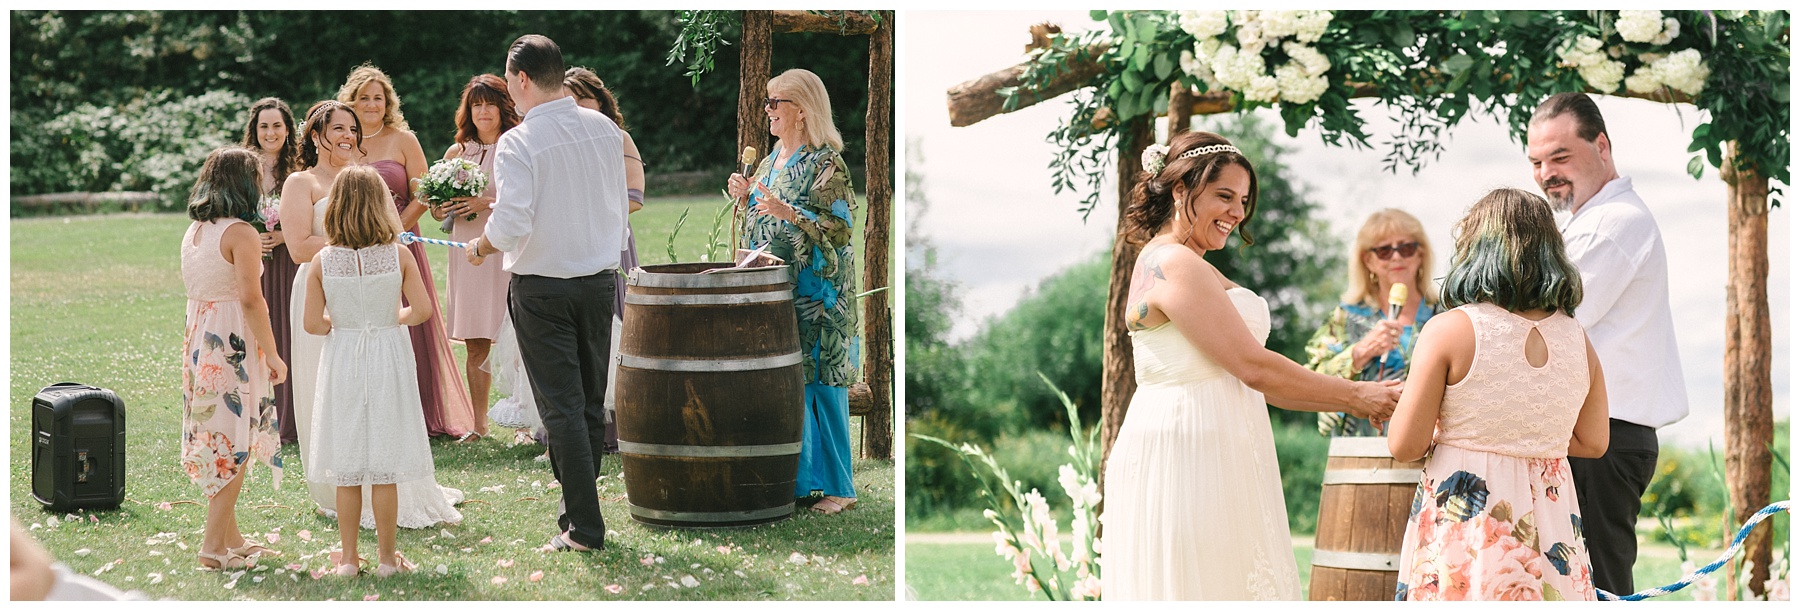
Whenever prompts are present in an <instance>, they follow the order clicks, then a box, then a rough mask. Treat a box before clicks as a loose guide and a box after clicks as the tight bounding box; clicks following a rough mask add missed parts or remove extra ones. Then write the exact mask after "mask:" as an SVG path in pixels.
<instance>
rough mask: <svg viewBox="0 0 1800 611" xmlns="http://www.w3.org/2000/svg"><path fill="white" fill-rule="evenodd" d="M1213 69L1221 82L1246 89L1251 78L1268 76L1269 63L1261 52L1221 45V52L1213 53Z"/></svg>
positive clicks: (1239, 89)
mask: <svg viewBox="0 0 1800 611" xmlns="http://www.w3.org/2000/svg"><path fill="white" fill-rule="evenodd" d="M1212 71H1213V78H1216V79H1219V84H1221V85H1224V86H1225V87H1227V88H1230V89H1234V90H1237V91H1244V90H1246V89H1248V88H1249V87H1250V81H1251V80H1253V79H1255V78H1256V77H1259V76H1267V74H1268V64H1267V62H1265V61H1264V60H1263V56H1262V54H1261V53H1257V52H1254V51H1251V50H1249V49H1238V48H1233V47H1231V46H1229V45H1227V46H1222V47H1219V52H1218V53H1215V54H1214V55H1213V60H1212Z"/></svg>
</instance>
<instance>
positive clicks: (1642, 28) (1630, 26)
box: [1613, 11, 1663, 42]
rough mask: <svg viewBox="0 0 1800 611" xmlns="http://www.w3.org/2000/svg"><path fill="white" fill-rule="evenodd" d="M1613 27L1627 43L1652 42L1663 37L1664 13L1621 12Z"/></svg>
mask: <svg viewBox="0 0 1800 611" xmlns="http://www.w3.org/2000/svg"><path fill="white" fill-rule="evenodd" d="M1613 27H1614V28H1616V29H1618V30H1619V38H1623V39H1625V40H1626V42H1650V41H1652V40H1656V37H1657V36H1660V35H1662V32H1663V16H1662V11H1619V20H1618V21H1616V22H1614V23H1613Z"/></svg>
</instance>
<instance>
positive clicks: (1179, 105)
mask: <svg viewBox="0 0 1800 611" xmlns="http://www.w3.org/2000/svg"><path fill="white" fill-rule="evenodd" d="M1193 122H1194V90H1192V89H1188V86H1187V85H1183V84H1181V83H1175V84H1174V85H1170V86H1169V125H1168V137H1167V138H1164V139H1163V142H1174V141H1175V136H1177V135H1180V134H1182V133H1184V132H1187V131H1188V130H1189V129H1190V125H1191V124H1192V123H1193ZM1119 210H1120V211H1121V212H1123V211H1124V210H1125V209H1124V208H1119ZM1121 216H1122V215H1121Z"/></svg>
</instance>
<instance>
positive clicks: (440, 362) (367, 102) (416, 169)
mask: <svg viewBox="0 0 1800 611" xmlns="http://www.w3.org/2000/svg"><path fill="white" fill-rule="evenodd" d="M337 99H338V101H340V102H343V103H345V104H349V105H350V108H351V109H352V110H355V111H356V118H357V121H358V123H359V126H360V127H361V129H362V135H363V150H364V156H363V159H362V161H363V163H366V164H368V165H370V166H373V167H374V168H375V170H376V171H377V172H380V173H381V179H382V181H383V182H386V183H387V187H388V191H390V192H392V193H393V195H394V205H395V206H397V207H398V208H399V210H400V224H401V226H403V227H405V228H406V230H407V231H410V232H413V233H414V234H415V235H416V234H418V232H419V217H420V216H422V215H424V214H425V204H424V203H415V202H413V198H412V192H413V190H412V181H413V180H414V179H415V178H416V177H419V176H422V175H424V174H425V169H426V167H427V162H426V159H425V149H424V148H423V147H421V146H419V138H418V137H417V136H415V135H413V133H412V131H410V130H409V129H408V128H407V125H406V119H405V118H404V116H402V115H401V114H400V98H399V97H398V96H396V95H394V84H393V82H392V81H391V80H389V79H388V77H387V74H385V73H383V72H382V71H381V69H380V68H376V67H374V66H371V65H368V64H364V65H362V66H359V67H357V68H356V69H355V70H352V71H351V72H350V77H349V78H347V79H345V82H344V86H343V87H342V88H340V89H338V95H337ZM407 250H409V251H411V252H412V254H413V258H414V259H415V260H416V261H417V262H418V264H419V271H420V273H422V274H424V280H425V289H426V292H427V293H429V294H430V295H431V309H432V314H431V318H430V319H429V320H427V321H425V322H424V323H423V324H419V325H416V326H413V327H412V328H411V329H410V331H411V334H412V346H413V355H414V357H415V358H416V359H417V363H416V367H417V368H418V377H419V399H420V402H421V403H423V404H424V406H425V428H426V430H428V431H430V433H431V434H432V435H450V436H453V437H464V436H466V435H468V434H469V433H471V432H473V431H474V430H475V414H474V408H473V407H472V406H471V405H470V404H469V395H468V390H467V389H465V388H463V383H462V376H460V375H457V373H456V358H455V356H454V355H452V354H451V352H450V341H449V336H448V335H446V334H445V330H444V317H443V315H442V313H441V311H440V310H439V307H438V296H437V285H436V284H434V283H433V282H432V278H431V265H430V262H429V261H427V260H426V258H425V247H424V245H422V244H417V243H415V244H412V245H409V246H408V247H407Z"/></svg>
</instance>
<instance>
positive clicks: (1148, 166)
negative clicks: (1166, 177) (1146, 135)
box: [1142, 144, 1243, 175]
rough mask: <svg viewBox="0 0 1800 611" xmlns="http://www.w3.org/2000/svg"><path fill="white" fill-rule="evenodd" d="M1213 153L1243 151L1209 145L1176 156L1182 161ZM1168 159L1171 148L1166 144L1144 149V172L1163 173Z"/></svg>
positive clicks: (1226, 145)
mask: <svg viewBox="0 0 1800 611" xmlns="http://www.w3.org/2000/svg"><path fill="white" fill-rule="evenodd" d="M1213 153H1237V154H1239V155H1242V154H1243V152H1242V151H1239V150H1238V147H1235V146H1232V145H1229V144H1208V145H1206V146H1202V147H1198V148H1193V149H1189V150H1188V152H1186V153H1182V154H1180V155H1176V156H1175V159H1176V160H1177V161H1179V160H1182V159H1191V158H1194V157H1199V156H1201V155H1211V154H1213ZM1168 158H1169V146H1168V145H1166V144H1152V145H1150V146H1147V147H1144V157H1143V159H1142V163H1143V167H1144V171H1145V172H1149V173H1150V174H1152V175H1154V174H1159V173H1161V172H1162V169H1163V167H1164V166H1166V165H1167V164H1168Z"/></svg>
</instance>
